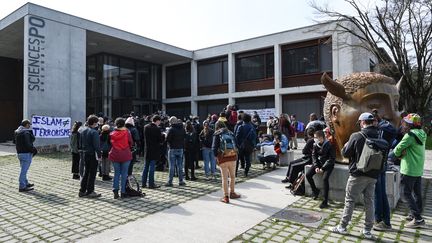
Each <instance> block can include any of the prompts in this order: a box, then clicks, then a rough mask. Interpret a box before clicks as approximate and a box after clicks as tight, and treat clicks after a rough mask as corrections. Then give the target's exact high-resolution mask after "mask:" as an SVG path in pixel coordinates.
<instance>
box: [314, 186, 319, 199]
mask: <svg viewBox="0 0 432 243" xmlns="http://www.w3.org/2000/svg"><path fill="white" fill-rule="evenodd" d="M319 194H320V190H319V189H317V190H316V191H315V192H314V193H313V200H317V199H318V196H319Z"/></svg>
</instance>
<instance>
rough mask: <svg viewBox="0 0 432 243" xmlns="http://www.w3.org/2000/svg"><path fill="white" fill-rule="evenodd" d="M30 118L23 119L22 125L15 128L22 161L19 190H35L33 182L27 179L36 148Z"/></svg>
mask: <svg viewBox="0 0 432 243" xmlns="http://www.w3.org/2000/svg"><path fill="white" fill-rule="evenodd" d="M30 126H31V123H30V121H29V120H23V121H22V122H21V126H19V127H18V129H17V130H15V147H16V151H17V154H18V159H19V161H20V167H21V172H20V176H19V192H27V191H31V190H33V186H34V185H33V184H31V183H29V182H28V180H27V172H28V170H29V168H30V165H31V162H32V157H33V153H35V151H36V149H35V147H34V146H33V142H34V141H35V137H34V135H33V132H32V129H30Z"/></svg>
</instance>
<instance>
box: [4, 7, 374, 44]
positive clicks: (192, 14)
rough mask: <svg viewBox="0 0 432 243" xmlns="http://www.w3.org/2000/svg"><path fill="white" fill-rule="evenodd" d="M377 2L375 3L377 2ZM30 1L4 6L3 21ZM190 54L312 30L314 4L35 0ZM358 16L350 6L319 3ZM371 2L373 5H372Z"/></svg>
mask: <svg viewBox="0 0 432 243" xmlns="http://www.w3.org/2000/svg"><path fill="white" fill-rule="evenodd" d="M371 1H372V2H373V0H371ZM27 2H28V1H25V0H24V1H21V0H0V6H1V7H0V19H3V18H4V17H6V16H7V15H8V14H10V13H12V12H13V11H15V10H16V9H18V8H19V7H21V6H22V5H24V4H25V3H27ZM30 2H32V3H34V4H38V5H42V6H44V7H48V8H52V9H55V10H58V11H61V12H64V13H67V14H71V15H75V16H78V17H81V18H85V19H88V20H92V21H95V22H98V23H101V24H105V25H108V26H111V27H115V28H118V29H121V30H125V31H128V32H131V33H134V34H138V35H141V36H144V37H147V38H150V39H154V40H157V41H160V42H164V43H167V44H171V45H174V46H177V47H180V48H184V49H187V50H197V49H200V48H205V47H210V46H215V45H220V44H225V43H230V42H234V41H239V40H244V39H248V38H253V37H257V36H261V35H267V34H272V33H276V32H280V31H286V30H290V29H295V28H299V27H303V26H307V25H312V24H314V23H315V21H316V20H317V16H316V14H314V10H313V9H312V8H311V7H310V5H309V2H310V0H141V1H139V0H32V1H30ZM316 2H318V3H319V4H328V6H329V7H331V8H333V9H335V10H337V11H339V12H343V13H347V14H351V15H352V14H353V11H352V8H350V6H349V5H348V4H347V3H345V2H344V0H316ZM366 2H369V0H366Z"/></svg>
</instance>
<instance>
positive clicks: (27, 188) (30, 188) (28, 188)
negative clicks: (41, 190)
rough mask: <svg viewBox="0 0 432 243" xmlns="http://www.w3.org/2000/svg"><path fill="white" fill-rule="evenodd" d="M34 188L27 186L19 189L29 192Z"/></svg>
mask: <svg viewBox="0 0 432 243" xmlns="http://www.w3.org/2000/svg"><path fill="white" fill-rule="evenodd" d="M32 190H33V187H25V188H20V189H19V190H18V191H19V192H29V191H32Z"/></svg>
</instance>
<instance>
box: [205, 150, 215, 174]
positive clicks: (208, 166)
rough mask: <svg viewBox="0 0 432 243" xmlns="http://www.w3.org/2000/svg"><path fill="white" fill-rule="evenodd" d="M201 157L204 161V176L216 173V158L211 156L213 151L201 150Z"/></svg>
mask: <svg viewBox="0 0 432 243" xmlns="http://www.w3.org/2000/svg"><path fill="white" fill-rule="evenodd" d="M202 156H203V160H204V172H205V175H206V176H209V175H210V172H211V174H212V175H214V174H215V173H216V158H215V156H214V154H213V150H212V149H211V148H203V149H202Z"/></svg>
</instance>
